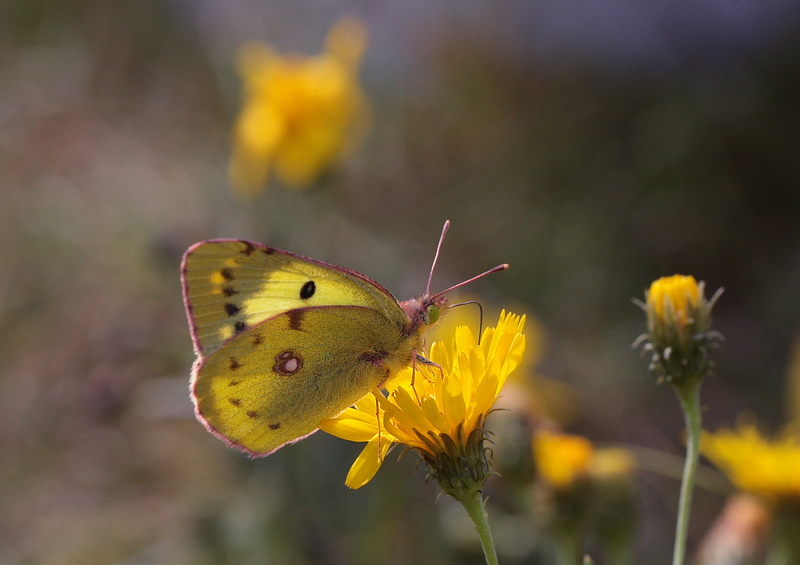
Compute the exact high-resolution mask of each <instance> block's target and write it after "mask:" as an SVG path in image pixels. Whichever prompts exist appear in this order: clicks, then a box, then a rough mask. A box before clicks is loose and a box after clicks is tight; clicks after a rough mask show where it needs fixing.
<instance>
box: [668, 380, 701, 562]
mask: <svg viewBox="0 0 800 565" xmlns="http://www.w3.org/2000/svg"><path fill="white" fill-rule="evenodd" d="M675 390H676V392H677V393H678V398H679V399H680V401H681V406H682V407H683V414H684V417H685V418H686V463H685V465H684V468H683V482H682V483H681V498H680V504H679V505H678V524H677V527H676V530H675V553H674V554H673V556H672V565H683V562H684V560H685V559H686V537H687V534H688V531H689V514H690V512H691V507H692V490H693V488H694V476H695V473H696V472H697V461H698V458H699V455H700V427H701V424H700V379H692V380H688V381H686V382H684V383H682V384H681V386H676V387H675Z"/></svg>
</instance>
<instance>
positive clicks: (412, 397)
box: [320, 312, 525, 494]
mask: <svg viewBox="0 0 800 565" xmlns="http://www.w3.org/2000/svg"><path fill="white" fill-rule="evenodd" d="M524 326H525V317H524V316H522V317H519V316H516V315H514V314H511V313H509V314H506V313H505V312H502V313H501V314H500V319H499V321H498V323H497V326H496V327H494V328H486V329H485V330H484V332H483V335H482V337H481V341H480V344H478V343H477V342H476V340H475V337H474V335H473V333H472V331H471V330H470V329H469V328H468V327H466V326H461V327H458V328H456V329H455V337H454V338H453V339H452V340H451V341H450V342H449V343H445V342H441V341H439V342H435V343H434V344H433V345H432V346H431V351H430V360H431V361H432V362H433V363H436V364H437V365H438V367H437V366H428V365H423V364H421V363H417V364H416V373H415V375H414V384H413V386H412V384H411V378H412V369H411V368H410V367H409V368H406V369H404V370H403V371H401V372H400V373H399V374H398V375H396V376H395V377H393V378H392V379H390V381H389V382H388V383H387V390H388V393H389V394H388V397H385V396H384V395H383V394H380V393H378V392H375V393H374V395H367V396H365V397H364V398H362V399H361V400H359V401H358V402H357V403H356V405H355V407H353V408H349V409H347V410H345V411H344V412H343V413H342V414H340V415H339V416H337V417H335V418H331V419H328V420H324V421H323V422H322V423H321V424H320V428H321V429H323V430H324V431H326V432H328V433H329V434H332V435H335V436H338V437H341V438H343V439H346V440H349V441H359V442H363V441H366V442H367V445H366V447H365V448H364V450H363V451H362V452H361V455H359V457H358V458H357V459H356V461H355V463H354V464H353V466H352V468H351V469H350V473H349V474H348V475H347V480H346V484H347V486H349V487H350V488H359V487H361V486H363V485H365V484H366V483H367V482H369V481H370V479H372V477H373V476H374V475H375V473H376V472H377V471H378V469H379V468H380V466H381V463H382V462H383V459H384V457H385V456H386V454H387V453H388V451H389V448H390V447H391V446H392V444H395V443H400V444H403V445H405V446H407V447H409V448H411V449H414V450H415V451H416V452H417V453H419V455H420V456H421V457H422V459H423V460H424V461H425V462H426V463H427V464H428V467H429V469H430V471H431V474H432V475H433V476H434V478H435V479H436V480H437V482H438V483H439V485H440V486H441V487H442V490H444V491H445V492H446V493H448V494H454V493H456V491H459V490H460V489H461V490H469V489H473V490H474V489H475V488H476V485H477V489H478V490H479V489H480V488H481V487H482V485H483V482H485V480H486V478H487V477H488V463H487V462H486V458H485V453H484V447H483V440H484V439H485V434H486V431H485V429H484V423H485V421H486V417H487V416H488V414H489V412H490V411H491V409H492V407H493V406H494V403H495V402H496V401H497V398H498V395H499V394H500V390H501V389H502V388H503V384H504V383H505V382H506V379H507V377H508V375H509V373H511V372H512V371H514V369H516V368H517V367H518V366H519V365H520V363H521V362H522V357H523V354H524V352H525V336H524V335H523V334H522V330H523V328H524ZM376 403H377V407H376ZM376 411H377V413H378V414H379V418H376ZM464 461H466V463H467V465H466V466H464V465H462V463H463V462H464Z"/></svg>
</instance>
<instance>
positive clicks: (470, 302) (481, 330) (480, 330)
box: [450, 300, 483, 345]
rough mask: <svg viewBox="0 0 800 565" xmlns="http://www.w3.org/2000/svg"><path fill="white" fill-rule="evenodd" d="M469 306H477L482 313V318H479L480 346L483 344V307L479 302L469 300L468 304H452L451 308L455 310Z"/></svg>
mask: <svg viewBox="0 0 800 565" xmlns="http://www.w3.org/2000/svg"><path fill="white" fill-rule="evenodd" d="M467 304H475V305H477V306H478V310H479V311H480V317H479V318H478V320H479V321H478V345H480V344H481V335H483V306H481V303H480V302H478V301H477V300H468V301H467V302H459V303H458V304H451V305H450V308H455V307H456V306H466V305H467Z"/></svg>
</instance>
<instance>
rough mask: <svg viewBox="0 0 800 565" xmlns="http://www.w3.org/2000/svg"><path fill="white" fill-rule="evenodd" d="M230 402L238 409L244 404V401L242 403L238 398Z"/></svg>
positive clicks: (231, 399)
mask: <svg viewBox="0 0 800 565" xmlns="http://www.w3.org/2000/svg"><path fill="white" fill-rule="evenodd" d="M228 400H229V401H230V403H231V404H233V405H234V406H236V407H237V408H238V407H239V405H240V404H241V403H242V401H241V400H239V399H238V398H229V399H228Z"/></svg>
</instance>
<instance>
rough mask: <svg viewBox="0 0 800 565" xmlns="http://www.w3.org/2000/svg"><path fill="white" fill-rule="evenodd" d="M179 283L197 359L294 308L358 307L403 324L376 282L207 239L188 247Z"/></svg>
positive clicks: (267, 250) (259, 248)
mask: <svg viewBox="0 0 800 565" xmlns="http://www.w3.org/2000/svg"><path fill="white" fill-rule="evenodd" d="M182 282H183V295H184V302H185V304H186V309H187V312H188V315H189V322H190V326H191V330H192V337H193V339H194V343H195V349H196V350H197V353H198V356H199V357H200V358H201V359H202V358H203V357H205V356H207V355H209V354H210V353H212V352H213V351H215V350H217V349H218V348H219V347H220V346H221V345H222V344H223V343H225V342H226V341H227V340H229V339H231V338H232V337H234V336H236V335H237V334H240V333H242V332H244V331H246V330H248V329H249V328H252V327H253V326H255V325H257V324H259V323H261V322H263V321H264V320H267V319H269V318H271V317H273V316H275V315H278V314H281V313H283V312H287V311H290V310H294V309H297V308H306V307H313V306H328V305H352V306H361V307H365V308H369V309H372V310H375V311H376V312H378V313H379V314H381V315H382V316H384V318H385V320H388V321H389V322H391V323H393V324H394V325H397V326H402V325H404V324H405V323H406V319H405V315H404V314H403V311H402V310H401V308H400V306H399V305H398V303H397V301H396V300H395V299H394V297H393V296H392V295H391V294H390V293H389V292H388V291H387V290H386V289H384V288H383V287H382V286H381V285H379V284H378V283H376V282H375V281H372V280H370V279H369V278H367V277H365V276H363V275H360V274H358V273H355V272H353V271H349V270H347V269H343V268H341V267H337V266H335V265H329V264H327V263H323V262H321V261H316V260H313V259H308V258H306V257H302V256H299V255H294V254H291V253H287V252H285V251H281V250H279V249H274V248H272V247H266V246H263V245H261V244H258V243H253V242H249V241H241V240H211V241H206V242H202V243H199V244H197V245H194V246H192V247H191V248H190V249H189V250H188V251H187V252H186V255H185V256H184V259H183V264H182ZM384 323H386V322H384Z"/></svg>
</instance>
